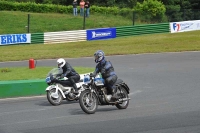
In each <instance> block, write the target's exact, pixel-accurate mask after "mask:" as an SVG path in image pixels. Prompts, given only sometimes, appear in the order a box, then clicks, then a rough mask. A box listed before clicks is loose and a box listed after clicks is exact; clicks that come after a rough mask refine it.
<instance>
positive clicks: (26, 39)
mask: <svg viewBox="0 0 200 133" xmlns="http://www.w3.org/2000/svg"><path fill="white" fill-rule="evenodd" d="M21 43H31V34H8V35H0V45H10V44H21Z"/></svg>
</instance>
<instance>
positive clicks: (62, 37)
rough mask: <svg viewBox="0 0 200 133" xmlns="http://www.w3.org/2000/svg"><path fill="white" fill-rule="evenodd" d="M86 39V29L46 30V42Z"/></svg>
mask: <svg viewBox="0 0 200 133" xmlns="http://www.w3.org/2000/svg"><path fill="white" fill-rule="evenodd" d="M78 41H86V30H75V31H61V32H46V33H44V44H52V43H67V42H78Z"/></svg>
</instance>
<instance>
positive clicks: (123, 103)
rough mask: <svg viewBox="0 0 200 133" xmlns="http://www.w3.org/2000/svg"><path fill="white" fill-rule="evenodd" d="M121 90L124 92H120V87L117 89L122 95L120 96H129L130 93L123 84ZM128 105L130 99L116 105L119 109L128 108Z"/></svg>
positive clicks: (118, 93) (119, 95)
mask: <svg viewBox="0 0 200 133" xmlns="http://www.w3.org/2000/svg"><path fill="white" fill-rule="evenodd" d="M121 92H122V94H120V90H119V89H118V90H117V95H118V97H120V98H129V96H128V93H127V91H126V89H125V88H124V87H123V86H121ZM128 105H129V100H127V101H124V102H122V103H119V104H116V107H117V108H118V109H126V108H127V107H128Z"/></svg>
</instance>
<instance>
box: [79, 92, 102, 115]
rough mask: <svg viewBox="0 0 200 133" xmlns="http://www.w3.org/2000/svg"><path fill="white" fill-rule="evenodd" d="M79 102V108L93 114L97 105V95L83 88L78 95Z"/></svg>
mask: <svg viewBox="0 0 200 133" xmlns="http://www.w3.org/2000/svg"><path fill="white" fill-rule="evenodd" d="M79 104H80V106H81V109H82V110H83V111H84V112H85V113H87V114H94V113H95V112H96V110H97V107H98V101H97V97H96V95H95V94H94V93H91V92H90V91H89V90H85V91H83V92H82V93H81V95H80V97H79Z"/></svg>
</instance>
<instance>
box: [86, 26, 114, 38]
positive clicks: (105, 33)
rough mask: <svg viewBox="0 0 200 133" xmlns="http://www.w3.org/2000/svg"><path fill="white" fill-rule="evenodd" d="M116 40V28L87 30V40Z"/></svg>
mask: <svg viewBox="0 0 200 133" xmlns="http://www.w3.org/2000/svg"><path fill="white" fill-rule="evenodd" d="M110 38H116V28H104V29H92V30H87V40H102V39H110Z"/></svg>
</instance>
